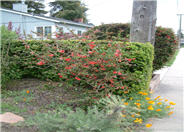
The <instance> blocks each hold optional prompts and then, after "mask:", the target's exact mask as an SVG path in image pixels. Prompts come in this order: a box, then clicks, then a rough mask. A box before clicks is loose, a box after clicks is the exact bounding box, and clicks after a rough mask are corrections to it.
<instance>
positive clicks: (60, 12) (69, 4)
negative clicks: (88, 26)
mask: <svg viewBox="0 0 184 132" xmlns="http://www.w3.org/2000/svg"><path fill="white" fill-rule="evenodd" d="M50 6H51V7H52V9H51V11H50V13H51V16H53V17H57V18H64V19H67V20H71V21H75V20H76V19H80V18H82V19H83V21H84V22H87V21H88V20H87V18H86V11H87V10H88V9H87V8H86V7H85V5H84V4H82V3H81V2H80V1H54V2H50Z"/></svg>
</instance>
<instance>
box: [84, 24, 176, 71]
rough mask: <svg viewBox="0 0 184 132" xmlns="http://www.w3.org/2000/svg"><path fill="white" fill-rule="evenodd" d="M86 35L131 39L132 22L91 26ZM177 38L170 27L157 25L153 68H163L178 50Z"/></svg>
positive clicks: (111, 38) (102, 38)
mask: <svg viewBox="0 0 184 132" xmlns="http://www.w3.org/2000/svg"><path fill="white" fill-rule="evenodd" d="M86 35H89V36H90V37H91V38H92V39H96V40H104V39H105V40H119V41H129V35H130V24H128V23H127V24H123V23H116V24H102V25H100V26H95V27H94V28H91V29H90V30H89V31H88V32H87V33H86ZM177 47H178V42H177V38H176V36H175V34H174V32H173V30H172V29H170V28H163V27H157V29H156V34H155V44H154V49H155V50H154V53H155V54H154V55H155V56H154V62H153V69H154V70H157V69H160V68H162V67H163V66H164V65H165V64H166V63H167V62H168V61H169V59H170V58H172V56H173V55H174V53H175V52H176V49H177Z"/></svg>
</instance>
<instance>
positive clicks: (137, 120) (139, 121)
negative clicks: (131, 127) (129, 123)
mask: <svg viewBox="0 0 184 132" xmlns="http://www.w3.org/2000/svg"><path fill="white" fill-rule="evenodd" d="M134 122H135V123H140V124H141V123H142V119H139V118H136V119H135V120H134Z"/></svg>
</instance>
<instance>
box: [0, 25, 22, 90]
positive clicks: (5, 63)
mask: <svg viewBox="0 0 184 132" xmlns="http://www.w3.org/2000/svg"><path fill="white" fill-rule="evenodd" d="M0 31H1V85H2V87H3V86H4V85H5V83H6V82H7V81H9V80H10V79H11V78H12V77H16V78H18V77H19V76H17V74H16V72H15V69H16V66H15V64H14V62H11V61H10V57H9V55H8V54H9V50H10V47H11V42H12V41H13V40H16V39H18V37H19V36H18V34H16V32H14V31H11V30H8V28H7V27H5V26H1V27H0ZM11 64H12V66H13V65H14V67H11V66H9V65H11Z"/></svg>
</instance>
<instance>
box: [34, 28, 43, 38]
mask: <svg viewBox="0 0 184 132" xmlns="http://www.w3.org/2000/svg"><path fill="white" fill-rule="evenodd" d="M36 29H37V36H42V35H43V27H37V28H36Z"/></svg>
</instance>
